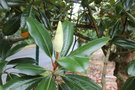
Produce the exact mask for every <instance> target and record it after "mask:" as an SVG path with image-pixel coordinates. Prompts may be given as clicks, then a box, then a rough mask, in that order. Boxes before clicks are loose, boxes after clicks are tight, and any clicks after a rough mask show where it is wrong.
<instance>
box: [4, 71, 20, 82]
mask: <svg viewBox="0 0 135 90" xmlns="http://www.w3.org/2000/svg"><path fill="white" fill-rule="evenodd" d="M16 78H19V76H17V75H15V74H11V73H8V74H7V78H6V81H7V82H8V81H10V80H13V79H16Z"/></svg>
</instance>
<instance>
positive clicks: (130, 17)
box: [126, 12, 135, 23]
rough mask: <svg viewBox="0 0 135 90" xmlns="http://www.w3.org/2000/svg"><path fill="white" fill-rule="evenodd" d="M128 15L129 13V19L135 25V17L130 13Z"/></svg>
mask: <svg viewBox="0 0 135 90" xmlns="http://www.w3.org/2000/svg"><path fill="white" fill-rule="evenodd" d="M126 13H127V15H128V17H129V19H130V20H131V21H132V22H133V23H135V17H134V16H133V15H132V14H130V13H128V12H126Z"/></svg>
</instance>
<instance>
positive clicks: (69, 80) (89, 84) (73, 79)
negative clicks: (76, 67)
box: [62, 74, 102, 90]
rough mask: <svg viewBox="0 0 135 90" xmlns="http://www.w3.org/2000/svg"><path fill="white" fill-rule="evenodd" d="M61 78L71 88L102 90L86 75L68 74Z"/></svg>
mask: <svg viewBox="0 0 135 90" xmlns="http://www.w3.org/2000/svg"><path fill="white" fill-rule="evenodd" d="M62 78H63V80H64V82H65V83H66V85H67V86H68V87H69V88H70V89H71V90H102V88H101V87H100V86H98V85H97V84H96V83H94V82H93V81H92V80H90V79H89V78H88V77H86V76H79V75H73V74H68V75H66V76H64V77H62Z"/></svg>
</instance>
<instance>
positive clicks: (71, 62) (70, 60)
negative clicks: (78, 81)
mask: <svg viewBox="0 0 135 90" xmlns="http://www.w3.org/2000/svg"><path fill="white" fill-rule="evenodd" d="M58 63H59V65H61V66H62V67H64V68H65V69H68V70H70V71H73V72H83V73H86V72H87V69H88V67H89V58H82V57H73V56H69V57H63V58H60V59H59V60H58Z"/></svg>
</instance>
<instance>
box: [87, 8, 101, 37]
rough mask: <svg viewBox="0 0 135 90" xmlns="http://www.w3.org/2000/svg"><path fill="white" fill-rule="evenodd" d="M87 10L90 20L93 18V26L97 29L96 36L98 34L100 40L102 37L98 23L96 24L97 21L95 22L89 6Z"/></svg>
mask: <svg viewBox="0 0 135 90" xmlns="http://www.w3.org/2000/svg"><path fill="white" fill-rule="evenodd" d="M87 9H88V13H89V16H90V18H91V20H92V24H93V26H94V28H95V31H96V34H97V36H98V38H99V37H100V33H99V30H98V27H97V25H96V22H95V20H94V18H93V16H92V13H91V8H90V7H89V6H87Z"/></svg>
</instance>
